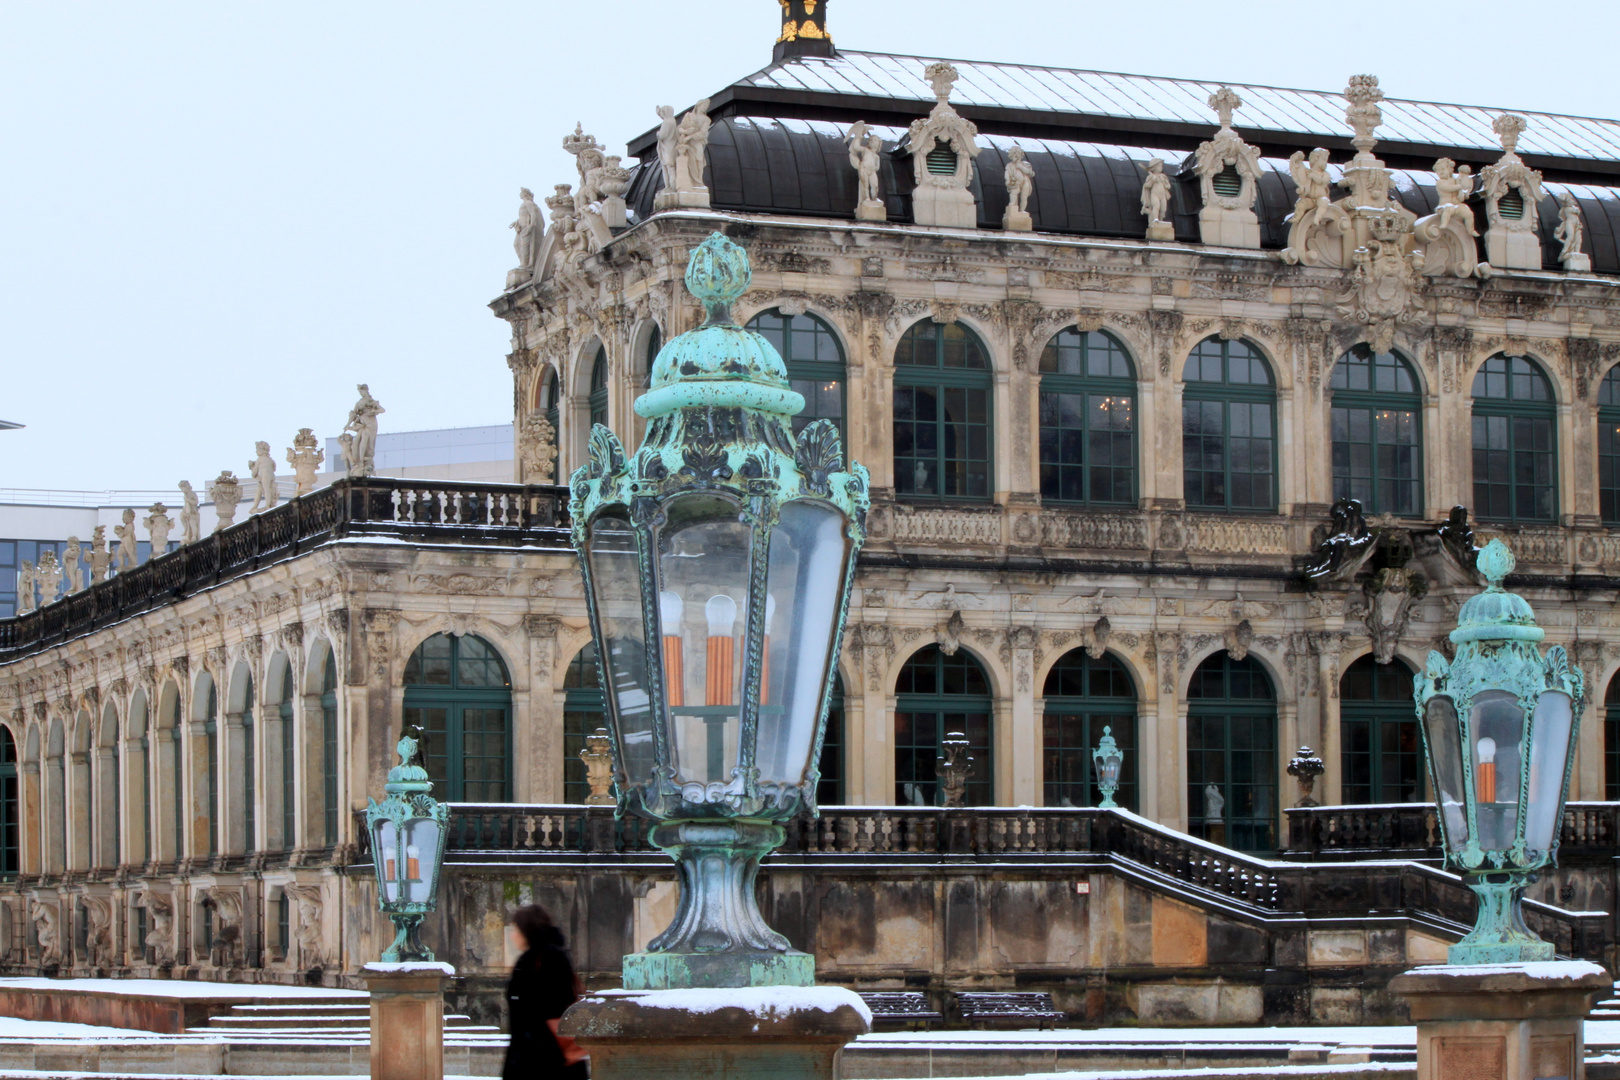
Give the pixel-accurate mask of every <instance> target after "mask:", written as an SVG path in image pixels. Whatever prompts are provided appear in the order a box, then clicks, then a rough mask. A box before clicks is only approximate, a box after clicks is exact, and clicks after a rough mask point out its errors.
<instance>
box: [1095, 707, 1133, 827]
mask: <svg viewBox="0 0 1620 1080" xmlns="http://www.w3.org/2000/svg"><path fill="white" fill-rule="evenodd" d="M1091 764H1092V766H1093V767H1094V768H1095V769H1096V770H1097V790H1098V791H1100V792H1102V802H1100V803H1098V804H1097V809H1099V810H1118V809H1119V803H1117V802H1115V801H1114V792H1116V791H1118V790H1119V770H1120V768H1121V767H1122V766H1123V765H1124V764H1125V751H1123V750H1121V749H1120V748H1119V743H1117V742H1115V741H1114V729H1113V728H1112V727H1105V728H1103V734H1102V738H1101V739H1100V740H1098V742H1097V749H1095V750H1093V751H1092V752H1091Z"/></svg>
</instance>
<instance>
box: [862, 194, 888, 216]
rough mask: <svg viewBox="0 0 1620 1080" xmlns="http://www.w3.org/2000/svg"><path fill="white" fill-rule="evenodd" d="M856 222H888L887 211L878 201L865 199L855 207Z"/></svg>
mask: <svg viewBox="0 0 1620 1080" xmlns="http://www.w3.org/2000/svg"><path fill="white" fill-rule="evenodd" d="M855 220H856V221H888V220H889V210H888V207H886V206H885V205H884V204H883V202H882V201H881V200H879V199H867V200H866V201H865V202H863V203H860V204H858V205H857V206H856V207H855Z"/></svg>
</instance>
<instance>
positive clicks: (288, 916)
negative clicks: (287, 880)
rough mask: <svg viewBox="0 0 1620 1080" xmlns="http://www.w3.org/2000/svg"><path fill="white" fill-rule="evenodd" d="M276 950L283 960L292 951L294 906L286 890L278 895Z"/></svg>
mask: <svg viewBox="0 0 1620 1080" xmlns="http://www.w3.org/2000/svg"><path fill="white" fill-rule="evenodd" d="M276 949H277V950H278V951H279V953H280V954H281V958H282V959H283V960H285V959H286V958H287V954H288V952H289V951H290V950H291V949H292V904H291V903H290V902H289V901H288V899H287V890H286V889H283V890H281V892H280V893H278V894H277V895H276Z"/></svg>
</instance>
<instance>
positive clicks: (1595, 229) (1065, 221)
mask: <svg viewBox="0 0 1620 1080" xmlns="http://www.w3.org/2000/svg"><path fill="white" fill-rule="evenodd" d="M872 130H873V131H874V132H876V133H877V134H879V135H881V136H882V137H883V140H884V151H885V152H884V155H883V171H882V176H881V178H880V181H879V187H880V190H881V191H882V192H883V193H884V199H885V201H886V202H887V204H888V210H889V220H890V221H894V222H909V221H911V220H912V218H911V195H910V192H911V187H912V185H913V179H912V171H911V160H910V157H909V156H908V155H907V154H906V153H905V151H904V148H903V147H901V148H900V149H899V150H898V152H897V151H896V148H897V146H899V144H900V142H901V140H902V139H904V137H905V134H906V132H905V129H903V128H895V127H873V128H872ZM1015 142H1016V143H1017V144H1018V145H1020V146H1022V147H1023V149H1024V152H1025V154H1026V155H1027V156H1028V159H1029V162H1030V164H1031V165H1032V166H1034V169H1035V190H1034V192H1033V193H1032V194H1031V196H1030V200H1029V212H1030V214H1031V216H1032V217H1033V218H1034V219H1035V229H1036V231H1037V232H1044V233H1058V234H1068V235H1079V236H1101V237H1119V238H1130V239H1141V238H1142V237H1143V236H1144V234H1145V233H1146V231H1147V220H1146V219H1145V218H1144V217H1143V216H1142V211H1141V191H1142V179H1143V177H1144V176H1145V175H1146V173H1147V163H1148V161H1149V160H1150V159H1152V158H1155V157H1158V158H1162V159H1163V160H1164V163H1165V172H1166V173H1168V174H1170V175H1171V176H1172V177H1174V178H1175V183H1174V186H1173V200H1172V205H1171V212H1172V218H1173V222H1174V225H1175V231H1176V239H1177V240H1178V241H1183V242H1187V243H1197V242H1198V240H1199V234H1198V210H1199V206H1200V195H1199V185H1198V180H1197V177H1196V176H1195V175H1193V173H1192V170H1191V168H1190V156H1189V155H1187V154H1186V153H1185V152H1183V151H1178V150H1162V149H1154V148H1151V147H1137V146H1114V145H1106V144H1101V143H1089V142H1067V141H1061V140H1055V139H1032V138H1023V139H1016V140H1015V139H1013V138H1010V137H1007V136H1001V135H981V136H980V137H979V144H980V149H979V156H978V161H977V168H976V169H975V175H974V179H973V185H972V187H973V193H974V197H975V198H976V199H977V200H978V203H979V227H980V228H983V229H987V230H990V229H999V228H1000V227H1001V216H1002V212H1003V211H1004V210H1005V209H1006V206H1007V190H1006V186H1005V183H1004V181H1003V177H1004V175H1005V168H1006V161H1007V154H1008V151H1010V150H1011V149H1012V146H1013V144H1014V143H1015ZM1260 164H1261V167H1262V170H1263V172H1262V175H1261V178H1260V190H1259V194H1258V196H1257V197H1256V199H1255V213H1256V215H1257V216H1258V217H1259V219H1260V243H1261V247H1262V248H1266V249H1270V250H1279V249H1281V248H1282V247H1284V246H1286V244H1287V239H1288V230H1287V226H1286V225H1285V224H1284V223H1283V219H1284V218H1285V217H1287V215H1288V214H1289V213H1290V212H1291V211H1292V209H1293V204H1294V191H1295V187H1294V181H1293V178H1292V177H1291V176H1290V175H1289V173H1288V162H1287V161H1285V160H1282V159H1280V158H1262V159H1261V162H1260ZM1334 171H1335V176H1336V175H1337V170H1334ZM855 180H856V178H855V170H854V169H853V168H852V167H851V166H850V163H849V151H848V149H847V147H846V145H845V142H844V128H843V126H842V125H840V124H836V123H832V122H828V121H818V120H796V119H761V118H758V117H743V116H735V117H727V118H725V119H721V120H717V121H715V123H714V126H713V128H712V130H711V131H710V136H709V152H708V167H707V168H706V169H705V171H704V181H705V183H707V184H708V186H709V192H710V201H711V203H712V205H713V206H714V207H715V209H719V210H735V211H743V212H749V213H763V214H771V213H775V214H789V215H795V216H800V215H806V216H816V217H833V218H846V219H850V220H853V219H854V217H855V194H856V191H855ZM1394 180H1395V189H1396V194H1397V197H1398V198H1399V199H1400V201H1401V203H1402V204H1403V205H1405V206H1406V207H1407V209H1409V210H1411V211H1412V212H1413V213H1415V214H1417V215H1418V216H1420V217H1422V216H1425V215H1427V214H1431V213H1433V212H1434V208H1435V206H1436V204H1437V199H1436V195H1435V189H1434V177H1433V175H1432V174H1429V173H1425V172H1416V171H1401V170H1396V171H1395V173H1394ZM660 183H661V173H660V170H659V168H658V164H657V160H656V159H655V158H652V159H648V160H646V161H643V162H642V163H641V164H640V165H638V166H636V167H635V169H634V174H633V176H632V180H631V185H630V190H629V191H628V192H627V193H626V201H627V202H628V203H629V204H630V207H631V209H632V211H633V213H634V215H635V217H636V219H637V220H645V219H646V217H647V216H649V215H650V214H651V213H652V204H653V196H654V194H655V193H656V191H657V189H658V187H659V185H660ZM1545 186H1546V190H1547V194H1546V197H1545V198H1544V199H1543V200H1542V202H1541V207H1540V210H1541V213H1540V228H1541V242H1542V259H1543V263H1544V265H1545V266H1547V267H1548V268H1549V269H1552V268H1556V267H1557V266H1558V253H1559V250H1560V245H1559V243H1558V242H1557V241H1555V240H1554V239H1553V236H1552V234H1553V230H1554V229H1555V228H1556V227H1557V225H1558V200H1557V195H1558V194H1560V193H1562V192H1564V191H1569V192H1570V193H1572V194H1574V196H1575V198H1576V201H1577V202H1578V203H1579V204H1580V207H1581V211H1582V215H1583V217H1584V219H1585V224H1586V241H1585V245H1584V247H1585V250H1586V251H1587V252H1588V253H1589V254H1590V255H1591V256H1592V268H1593V270H1595V271H1598V272H1601V273H1610V274H1614V273H1620V190H1617V189H1614V188H1607V187H1600V186H1594V185H1584V184H1555V183H1548V184H1547V185H1545ZM1475 216H1476V219H1477V227H1478V229H1479V231H1480V234H1481V237H1483V235H1484V232H1485V227H1486V222H1485V217H1484V209H1483V207H1482V206H1476V208H1475ZM1483 254H1484V252H1483V246H1482V250H1481V257H1483Z"/></svg>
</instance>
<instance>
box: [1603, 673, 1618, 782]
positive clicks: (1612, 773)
mask: <svg viewBox="0 0 1620 1080" xmlns="http://www.w3.org/2000/svg"><path fill="white" fill-rule="evenodd" d="M1603 797H1604V798H1605V799H1607V800H1609V801H1610V802H1615V801H1617V800H1620V675H1616V676H1615V677H1614V678H1612V679H1610V680H1609V692H1608V693H1607V694H1605V695H1604V696H1603Z"/></svg>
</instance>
